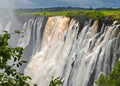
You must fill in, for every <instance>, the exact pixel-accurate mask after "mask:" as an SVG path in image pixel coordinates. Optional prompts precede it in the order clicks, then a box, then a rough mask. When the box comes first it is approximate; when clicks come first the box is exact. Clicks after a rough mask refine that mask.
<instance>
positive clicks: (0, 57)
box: [0, 30, 31, 86]
mask: <svg viewBox="0 0 120 86" xmlns="http://www.w3.org/2000/svg"><path fill="white" fill-rule="evenodd" d="M15 33H19V31H18V30H16V31H15ZM9 39H10V34H9V33H8V32H7V31H4V34H0V86H29V84H28V83H27V80H28V79H31V78H30V77H29V76H25V75H24V74H23V73H21V72H19V71H18V68H19V67H20V66H22V63H26V61H21V57H22V54H23V48H22V47H14V48H13V47H12V46H10V45H9V43H8V40H9Z"/></svg>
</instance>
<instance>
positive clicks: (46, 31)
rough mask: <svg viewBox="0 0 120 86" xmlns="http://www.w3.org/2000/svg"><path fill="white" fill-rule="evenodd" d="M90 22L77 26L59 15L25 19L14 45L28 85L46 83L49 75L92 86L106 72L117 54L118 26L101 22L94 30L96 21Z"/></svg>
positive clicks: (119, 49) (67, 84)
mask: <svg viewBox="0 0 120 86" xmlns="http://www.w3.org/2000/svg"><path fill="white" fill-rule="evenodd" d="M90 23H91V22H89V23H86V24H87V25H85V26H84V27H83V29H81V28H80V27H79V26H80V24H79V22H78V21H76V20H74V19H70V18H68V17H62V16H54V17H48V18H47V17H37V18H34V19H30V20H29V21H27V22H25V24H24V25H23V28H22V30H21V31H22V33H21V35H20V38H19V41H18V45H19V46H22V47H23V48H24V54H23V60H27V61H28V64H27V66H26V65H24V66H23V68H22V69H21V70H24V72H25V74H27V75H29V76H30V77H31V78H32V80H31V81H29V83H30V84H31V86H32V85H33V84H35V83H36V84H38V86H49V82H50V80H51V77H52V76H54V77H61V78H62V81H63V83H62V86H96V84H95V81H96V80H97V78H98V77H99V75H100V74H101V73H103V74H105V75H108V74H109V73H110V71H111V70H112V68H113V67H114V65H115V63H116V61H117V60H118V59H119V57H120V53H119V52H120V33H118V32H117V29H118V28H119V26H120V25H116V22H114V23H113V24H112V25H111V26H105V25H104V24H103V26H102V27H101V29H100V30H99V32H98V27H99V25H98V21H95V22H94V24H93V25H92V26H91V25H90ZM8 26H9V25H8ZM80 29H81V30H80Z"/></svg>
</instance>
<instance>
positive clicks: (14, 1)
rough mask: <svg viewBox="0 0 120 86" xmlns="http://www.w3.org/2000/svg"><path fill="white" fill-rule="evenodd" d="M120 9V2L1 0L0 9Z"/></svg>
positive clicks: (116, 0)
mask: <svg viewBox="0 0 120 86" xmlns="http://www.w3.org/2000/svg"><path fill="white" fill-rule="evenodd" d="M56 6H58V7H67V6H72V7H90V6H92V7H120V0H0V8H4V7H7V8H16V7H17V8H40V7H56Z"/></svg>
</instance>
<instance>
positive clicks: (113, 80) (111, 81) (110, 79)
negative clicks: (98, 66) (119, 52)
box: [97, 61, 120, 86]
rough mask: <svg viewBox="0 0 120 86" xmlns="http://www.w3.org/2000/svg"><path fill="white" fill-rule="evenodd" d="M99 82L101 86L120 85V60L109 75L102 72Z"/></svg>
mask: <svg viewBox="0 0 120 86" xmlns="http://www.w3.org/2000/svg"><path fill="white" fill-rule="evenodd" d="M97 84H98V85H99V86H120V61H118V62H117V64H116V66H115V67H114V69H113V70H112V71H111V73H110V74H109V75H108V76H105V75H103V74H101V75H100V77H99V79H98V81H97Z"/></svg>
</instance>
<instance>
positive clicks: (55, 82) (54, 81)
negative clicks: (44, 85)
mask: <svg viewBox="0 0 120 86" xmlns="http://www.w3.org/2000/svg"><path fill="white" fill-rule="evenodd" d="M61 84H62V81H61V79H60V77H57V78H55V79H54V78H53V77H52V80H51V81H50V84H49V86H60V85H61Z"/></svg>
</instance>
